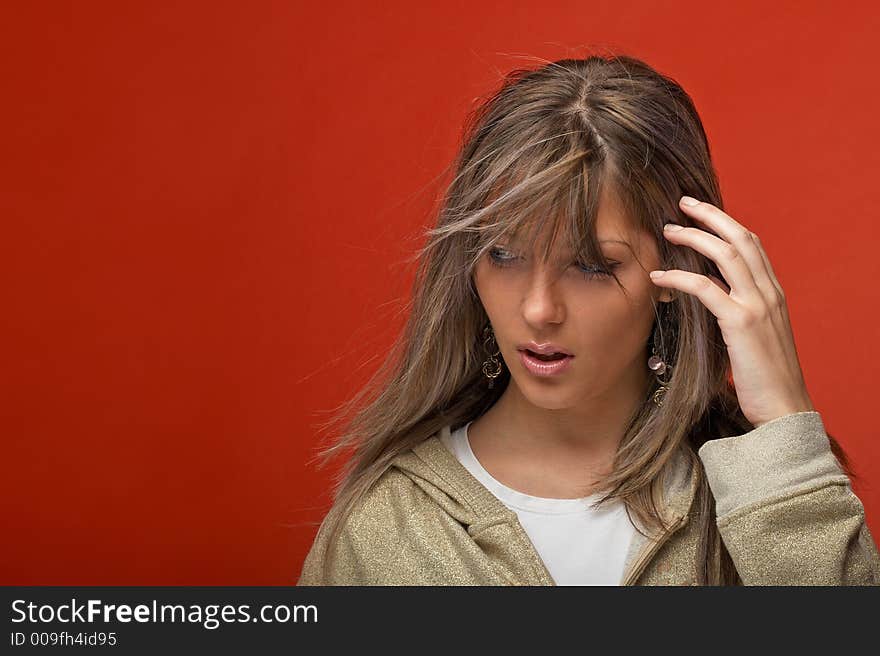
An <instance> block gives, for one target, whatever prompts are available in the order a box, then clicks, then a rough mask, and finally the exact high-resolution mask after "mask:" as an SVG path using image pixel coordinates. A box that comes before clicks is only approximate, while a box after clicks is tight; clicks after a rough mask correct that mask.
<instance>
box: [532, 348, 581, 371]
mask: <svg viewBox="0 0 880 656" xmlns="http://www.w3.org/2000/svg"><path fill="white" fill-rule="evenodd" d="M573 357H574V356H571V355H568V356H566V357H564V358H562V359H561V360H554V361H552V362H544V361H543V360H539V359H538V358H534V357H532V356H531V355H529V354H528V353H527V352H526V351H520V352H519V358H520V360H521V361H522V363H523V366H524V367H525V368H526V369H527V370H528V371H529V372H531V373H533V374H534V375H536V376H556V375H557V374H561V373H562V372H563V371H565V370H566V369H568V367H569V366H570V365H571V361H572V359H573Z"/></svg>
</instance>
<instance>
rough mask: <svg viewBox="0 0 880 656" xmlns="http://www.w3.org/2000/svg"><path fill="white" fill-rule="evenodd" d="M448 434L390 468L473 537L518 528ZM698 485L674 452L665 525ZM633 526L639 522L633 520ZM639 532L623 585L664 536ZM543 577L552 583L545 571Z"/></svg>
mask: <svg viewBox="0 0 880 656" xmlns="http://www.w3.org/2000/svg"><path fill="white" fill-rule="evenodd" d="M452 430H453V428H452V426H451V425H449V424H447V425H445V426H443V427H442V428H441V429H440V431H438V432H437V433H434V434H433V435H431V436H430V437H429V438H428V439H426V440H424V441H423V442H421V443H419V444H417V445H416V446H414V447H413V448H412V449H409V450H408V451H405V452H403V453H400V454H398V455H397V456H396V457H395V458H394V459H393V460H392V462H391V466H393V467H396V468H398V469H399V470H401V471H402V472H403V473H405V474H406V475H407V476H408V477H409V478H410V479H412V480H413V482H414V483H416V484H417V485H418V486H419V487H420V488H422V490H424V491H425V492H426V493H427V494H428V496H430V497H431V498H432V499H433V500H434V501H435V502H436V503H437V504H438V505H439V506H441V507H442V508H443V509H444V510H445V511H446V512H447V513H449V514H450V515H451V516H452V517H453V518H454V519H456V520H457V521H459V522H461V523H462V524H464V525H465V526H466V527H468V531H469V532H471V533H472V534H473V533H475V532H477V531H479V530H481V528H483V527H484V526H485V525H487V524H494V523H497V522H509V523H512V524H515V525H517V526H519V521H518V518H517V515H516V513H515V512H514V511H513V510H511V509H510V508H508V507H507V506H505V505H504V503H502V501H501V500H500V499H498V497H496V496H495V495H494V494H492V492H491V491H490V490H489V489H487V488H486V487H485V486H484V485H483V484H482V483H481V482H480V481H479V480H477V479H476V478H475V477H474V476H473V475H472V474H471V473H470V471H468V470H467V468H465V466H464V465H462V464H461V463H460V462H459V461H458V459H457V458H456V457H455V455H454V454H452V453H451V452H450V451H449V450H448V449H447V448H446V446H445V445H444V444H443V442H441V441H440V437H441V436H444V437H448V436H449V435H450V433H451V431H452ZM698 482H699V481H698V479H697V476H695V475H694V471H693V466H692V464H691V461H690V459H689V458H688V457H687V455H686V454H684V453H683V452H682V451H681V450H679V451H676V453H675V455H674V456H673V461H672V464H671V466H670V467H669V468H667V470H666V475H665V477H664V481H663V487H662V489H663V497H664V498H663V500H662V504H661V505H660V507H659V509H660V511H661V512H662V513H663V514H664V521H665V522H666V523H667V524H674V523H676V522H678V521H679V520H681V519H682V518H683V517H685V516H686V515H687V514H688V512H689V511H690V508H691V505H692V503H693V499H694V497H695V494H696V488H697V484H698ZM632 520H633V521H635V522H637V521H638V520H637V518H636V517H635V516H632ZM639 527H640V528H641V529H642V531H643V532H645V533H647V537H645V536H643V535H642V534H641V533H639V532H636V533H635V534H634V536H633V540H632V542H631V544H630V548H629V551H628V553H627V557H626V562H625V565H624V571H625V574H624V578H623V580H624V581H626V580H627V579H628V578H630V575H631V574H633V572H632V567H633V566H634V565H637V564H639V562H638V561H641V558H640V557H639V556H641V555H642V554H643V553H644V552H646V551H647V550H649V549H650V547H651V546H652V545H655V544H656V542H657V541H659V540H660V539H661V537H662V532H657V531H652V530H649V529H648V528H647V527H645V526H643V525H641V524H639ZM544 573H545V574H546V578H548V579H550V576H549V573H547V572H546V569H545V571H544ZM550 580H551V581H552V579H550Z"/></svg>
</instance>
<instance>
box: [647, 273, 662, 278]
mask: <svg viewBox="0 0 880 656" xmlns="http://www.w3.org/2000/svg"><path fill="white" fill-rule="evenodd" d="M664 273H666V272H665V271H652V272H651V273H649V274H648V275H649V276H651V277H652V278H659V277H660V276H662V275H663V274H664Z"/></svg>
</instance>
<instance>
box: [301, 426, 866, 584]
mask: <svg viewBox="0 0 880 656" xmlns="http://www.w3.org/2000/svg"><path fill="white" fill-rule="evenodd" d="M451 430H453V427H452V426H445V427H444V428H443V429H442V431H441V434H442V432H444V431H446V432H448V431H451ZM698 456H699V457H700V459H701V461H702V462H703V465H704V467H705V469H706V475H707V478H708V481H709V486H710V489H711V491H712V495H713V496H714V498H715V503H716V513H717V525H718V529H719V532H720V533H721V537H722V539H723V541H724V544H725V546H726V547H727V550H728V552H729V553H730V555H731V557H732V559H733V561H734V564H735V565H736V568H737V571H738V573H739V575H740V577H741V579H742V580H743V583H744V584H745V585H880V554H878V550H877V546H876V543H875V542H874V540H873V538H872V536H871V533H870V531H869V529H868V526H867V524H866V522H865V514H864V508H863V506H862V503H861V501H860V500H859V498H858V497H857V496H856V495H855V494H854V493H853V491H852V489H851V487H850V484H849V480H848V478H847V477H846V475H845V474H844V473H843V472H842V470H841V469H840V467H839V465H838V464H837V461H836V459H835V458H834V455H833V453H832V452H831V448H830V444H829V442H828V437H827V434H826V433H825V429H824V426H823V424H822V420H821V418H820V416H819V413H818V412H813V411H811V412H799V413H794V414H791V415H786V416H785V417H780V418H777V419H775V420H773V421H771V422H768V423H766V424H763V425H761V426H759V427H758V428H756V429H754V430H752V431H750V432H748V433H745V434H743V435H737V436H734V437H726V438H718V439H710V440H709V441H707V442H706V443H705V444H704V445H703V446H702V447H701V448H700V450H699V452H698ZM695 492H696V477H695V476H693V472H692V470H691V467H690V466H689V464H688V461H687V458H685V457H684V456H679V457H678V458H677V459H676V460H675V463H674V467H673V468H672V469H671V471H670V475H669V476H667V478H666V479H665V480H664V496H665V499H666V501H667V505H666V507H665V508H664V509H663V511H664V514H665V518H666V519H667V521H668V522H673V523H675V525H676V527H677V528H676V529H675V530H674V531H673V532H672V533H671V534H666V535H663V536H661V535H659V534H656V535H655V534H652V533H649V535H648V537H647V538H645V537H643V536H641V535H639V534H636V536H635V539H634V540H633V542H632V544H631V545H630V549H629V552H628V553H627V558H626V564H625V571H624V575H623V577H622V579H621V584H622V585H693V584H694V581H695V578H696V577H695V570H696V551H697V545H698V537H699V536H698V535H697V534H696V530H695V529H696V522H694V521H692V520H691V517H692V516H691V514H690V513H691V512H692V505H693V503H692V502H693V499H694V495H695ZM642 528H643V529H644V528H645V527H642ZM325 540H326V534H325V531H324V526H323V525H322V526H321V527H320V528H319V530H318V533H317V535H316V536H315V539H314V542H313V544H312V547H311V549H310V550H309V553H308V554H307V556H306V559H305V561H304V563H303V566H302V570H301V572H300V577H299V580H298V582H297V585H303V586H305V585H336V586H343V585H535V586H547V585H549V586H553V585H556V583H555V582H554V581H553V578H552V577H551V576H550V574H549V572H548V571H547V568H546V567H545V565H544V563H543V561H542V560H541V558H540V556H539V554H538V553H537V551H536V550H535V548H534V546H533V545H532V543H531V541H530V539H529V537H528V535H527V534H526V532H525V530H524V529H523V528H522V526H521V525H520V523H519V521H518V518H517V516H516V513H514V512H513V511H512V510H510V509H509V508H507V507H506V506H505V505H504V504H503V503H502V502H501V501H500V500H499V499H498V498H496V497H495V496H494V495H493V494H492V493H491V492H490V491H489V490H488V489H487V488H486V487H484V486H483V484H482V483H480V482H479V481H478V480H477V479H476V478H474V477H473V476H472V475H471V473H470V472H469V471H468V470H467V469H466V468H465V467H464V466H463V465H462V464H461V463H460V462H459V461H458V460H457V459H456V458H455V456H454V455H452V454H451V453H450V452H449V451H448V450H447V449H446V447H445V446H444V445H443V443H442V442H441V441H440V439H439V435H432V436H431V437H430V438H428V439H427V440H425V441H424V442H422V443H421V444H419V445H417V446H416V447H414V448H413V449H410V450H409V451H407V452H405V453H402V454H400V455H399V456H398V457H397V458H396V459H395V460H394V461H393V462H392V465H391V467H390V468H389V469H388V470H387V471H386V472H385V473H384V474H383V475H382V477H381V478H380V479H379V481H378V483H377V484H376V485H375V486H374V487H373V489H372V490H371V491H370V493H369V494H367V495H366V496H365V497H364V498H363V499H362V500H361V502H360V503H359V504H358V505H357V506H356V507H355V509H354V511H353V512H352V513H351V515H350V516H349V517H348V518H347V519H346V520H345V521H344V523H343V530H342V534H341V538H340V540H339V541H338V542H337V545H336V548H335V549H334V550H333V551H332V552H331V553H328V554H324V553H323V551H324V550H323V547H324V545H325ZM325 557H326V558H329V563H328V564H329V568H328V569H329V574H328V576H327V577H326V578H324V577H323V576H322V575H321V565H322V564H323V560H324V558H325ZM585 557H589V556H588V555H585Z"/></svg>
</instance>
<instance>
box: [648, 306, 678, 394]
mask: <svg viewBox="0 0 880 656" xmlns="http://www.w3.org/2000/svg"><path fill="white" fill-rule="evenodd" d="M663 305H664V306H668V305H669V303H664V304H663ZM667 314H668V310H667V311H662V312H661V313H660V318H658V320H657V322H656V323H655V324H654V337H653V339H652V344H651V353H652V354H653V355H651V357H649V358H648V369H650V370H651V371H653V372H654V376H655V378H656V379H657V382H658V383H659V384H660V387H659V388H658V389H657V390H656V391H655V392H654V396H653V397H652V400H653V401H654V403H655V405H657V407H660V406H662V405H663V397H665V396H666V392H668V391H669V381H670V380H672V366H671V365H670V364H669V362H668V360H669V356H668V351H667V349H666V348H665V347H666V344H674V343H675V335H674V332H675V327H674V326H673V324H672V322H670V321H666V320H665V317H666V315H667ZM661 333H664V334H662V335H661ZM664 375H665V379H664V378H663V376H664Z"/></svg>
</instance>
